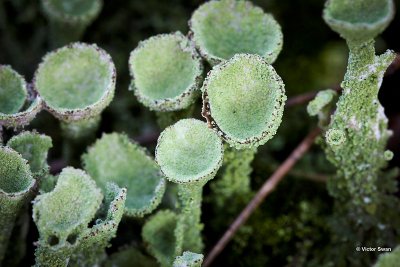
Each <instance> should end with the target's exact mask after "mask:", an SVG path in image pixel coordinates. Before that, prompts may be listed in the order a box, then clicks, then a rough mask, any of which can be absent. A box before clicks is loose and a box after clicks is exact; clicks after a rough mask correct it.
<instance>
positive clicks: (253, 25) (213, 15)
mask: <svg viewBox="0 0 400 267" xmlns="http://www.w3.org/2000/svg"><path fill="white" fill-rule="evenodd" d="M189 26H190V29H191V32H192V33H193V34H192V40H193V41H194V42H195V44H196V46H197V48H198V49H199V51H200V53H201V55H202V56H203V57H204V58H205V59H206V60H207V61H208V62H209V63H210V64H212V65H216V64H218V63H220V62H221V61H223V60H227V59H230V58H231V57H232V56H234V55H235V54H241V53H249V54H257V55H260V56H262V57H264V58H265V60H266V61H267V62H268V63H270V64H272V63H273V62H274V61H275V60H276V58H277V57H278V54H279V52H280V51H281V49H282V44H283V35H282V31H281V27H280V26H279V24H278V23H277V22H276V20H275V19H274V18H273V17H272V16H271V15H270V14H266V13H264V11H263V10H262V9H261V8H259V7H257V6H254V5H253V4H252V3H251V2H250V1H236V0H223V1H209V2H206V3H204V4H203V5H201V6H200V7H199V8H198V9H197V10H196V11H195V12H194V13H193V15H192V18H191V19H190V22H189Z"/></svg>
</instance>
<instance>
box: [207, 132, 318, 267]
mask: <svg viewBox="0 0 400 267" xmlns="http://www.w3.org/2000/svg"><path fill="white" fill-rule="evenodd" d="M319 133H320V129H318V128H316V129H314V130H313V131H311V132H310V133H309V134H308V135H307V136H306V137H305V138H304V140H303V141H302V142H301V143H300V144H299V145H298V146H297V147H296V148H295V150H293V151H292V153H291V154H290V155H289V157H288V158H287V159H286V160H285V161H284V162H283V163H282V165H280V166H279V168H278V169H277V170H276V171H275V172H274V173H273V174H272V176H271V177H270V178H269V179H268V180H267V181H265V183H264V184H263V186H262V187H261V188H260V190H259V191H258V192H257V194H256V195H255V196H254V198H253V199H252V200H251V201H250V203H249V204H248V205H247V206H246V208H245V209H244V210H243V211H242V212H241V213H240V214H239V216H238V217H237V218H236V219H235V221H234V222H233V223H232V224H231V226H230V227H229V229H228V230H227V231H226V232H225V234H224V235H223V236H222V238H221V239H220V240H219V241H218V243H217V244H216V245H215V246H214V247H213V249H212V250H211V252H210V253H209V254H208V256H207V258H206V259H205V261H204V264H203V266H204V267H208V266H210V264H211V263H212V262H213V260H214V259H215V258H216V257H217V256H218V255H219V254H220V253H221V251H222V250H223V249H224V248H225V246H226V245H227V244H228V242H229V241H230V240H231V239H232V237H233V235H234V234H235V233H236V231H237V230H238V229H239V228H240V226H242V224H244V223H245V222H246V221H247V219H248V218H249V217H250V215H251V214H252V213H253V212H254V210H255V209H257V207H258V206H259V205H260V204H261V202H263V200H264V199H265V198H266V197H267V196H268V195H269V194H270V193H271V192H272V191H273V190H274V189H275V187H276V186H277V185H278V184H279V182H280V181H281V180H282V179H283V178H284V176H285V175H286V174H287V173H288V172H289V171H290V170H291V169H292V168H293V166H294V165H295V164H296V162H297V161H298V160H299V159H300V158H301V157H302V156H303V155H304V154H305V153H306V152H307V151H308V149H309V148H310V147H311V145H312V144H313V143H314V140H315V138H316V137H317V136H318V135H319Z"/></svg>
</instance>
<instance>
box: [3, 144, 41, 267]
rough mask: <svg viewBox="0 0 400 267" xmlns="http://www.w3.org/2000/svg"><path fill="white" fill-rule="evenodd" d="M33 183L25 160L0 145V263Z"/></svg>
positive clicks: (28, 198) (30, 192)
mask: <svg viewBox="0 0 400 267" xmlns="http://www.w3.org/2000/svg"><path fill="white" fill-rule="evenodd" d="M35 184H36V181H35V180H34V179H33V177H32V173H31V171H30V169H29V165H28V163H27V162H26V160H25V159H23V158H22V157H21V155H20V154H18V153H17V152H16V151H14V150H12V149H10V148H9V147H2V146H0V207H1V208H0V265H1V262H2V260H3V257H4V254H5V252H6V249H7V246H8V242H9V238H10V235H11V233H12V230H13V228H14V223H15V220H16V218H17V216H18V214H19V212H20V210H21V208H22V207H23V206H24V205H25V204H26V203H28V202H29V200H30V197H31V195H32V190H33V188H34V186H35Z"/></svg>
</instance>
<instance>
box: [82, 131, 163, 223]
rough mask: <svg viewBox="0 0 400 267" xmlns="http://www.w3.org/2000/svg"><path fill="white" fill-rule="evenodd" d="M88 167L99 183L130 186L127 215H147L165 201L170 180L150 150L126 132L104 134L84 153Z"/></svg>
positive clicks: (126, 208) (128, 187)
mask: <svg viewBox="0 0 400 267" xmlns="http://www.w3.org/2000/svg"><path fill="white" fill-rule="evenodd" d="M82 161H83V165H84V168H85V170H86V171H87V172H88V173H89V175H90V176H91V177H93V179H94V180H95V181H96V183H97V184H98V185H99V186H100V187H101V188H102V189H105V188H106V184H107V183H108V182H113V183H115V184H117V185H118V186H121V187H125V188H127V189H128V192H127V199H126V204H125V215H127V216H131V217H143V216H144V215H146V214H149V213H151V212H152V211H153V210H154V209H155V208H156V207H157V206H158V205H159V204H160V202H161V199H162V197H163V195H164V192H165V184H166V181H165V179H164V178H163V177H162V175H161V172H160V168H159V167H158V166H157V164H156V163H155V161H154V159H153V158H151V157H150V156H149V154H148V152H147V151H146V149H144V148H142V147H140V146H139V145H137V144H136V143H134V142H132V141H130V140H129V138H128V137H127V136H126V135H124V134H117V133H112V134H104V135H103V136H102V138H101V139H99V140H98V141H97V142H96V143H95V144H94V145H93V146H92V147H90V148H89V149H88V152H87V153H86V154H84V155H83V156H82Z"/></svg>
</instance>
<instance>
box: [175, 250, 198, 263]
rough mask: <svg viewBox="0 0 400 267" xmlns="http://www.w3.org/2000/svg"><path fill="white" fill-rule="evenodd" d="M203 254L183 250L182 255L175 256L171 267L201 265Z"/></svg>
mask: <svg viewBox="0 0 400 267" xmlns="http://www.w3.org/2000/svg"><path fill="white" fill-rule="evenodd" d="M203 259H204V256H203V255H202V254H197V253H193V252H190V251H185V252H183V254H182V256H178V257H176V258H175V261H174V263H173V267H201V264H202V263H203Z"/></svg>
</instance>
